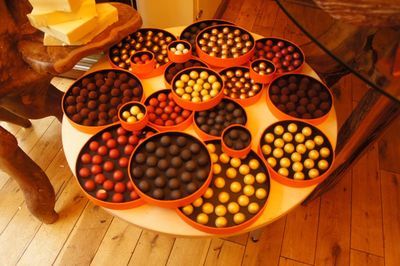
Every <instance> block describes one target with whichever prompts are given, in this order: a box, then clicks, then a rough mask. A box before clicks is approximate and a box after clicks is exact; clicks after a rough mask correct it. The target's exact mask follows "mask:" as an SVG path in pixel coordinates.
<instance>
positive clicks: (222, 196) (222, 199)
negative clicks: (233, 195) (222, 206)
mask: <svg viewBox="0 0 400 266" xmlns="http://www.w3.org/2000/svg"><path fill="white" fill-rule="evenodd" d="M229 198H230V197H229V193H228V192H225V191H222V192H220V193H219V194H218V200H219V201H220V202H221V203H227V202H228V201H229Z"/></svg>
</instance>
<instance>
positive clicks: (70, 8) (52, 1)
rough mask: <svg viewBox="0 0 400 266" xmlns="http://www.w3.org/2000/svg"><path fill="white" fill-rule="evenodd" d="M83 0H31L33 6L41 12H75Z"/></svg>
mask: <svg viewBox="0 0 400 266" xmlns="http://www.w3.org/2000/svg"><path fill="white" fill-rule="evenodd" d="M82 2H83V0H29V3H31V5H32V7H33V8H35V9H37V10H38V11H40V12H47V13H48V12H54V11H64V12H74V11H77V10H78V9H79V7H80V6H81V4H82Z"/></svg>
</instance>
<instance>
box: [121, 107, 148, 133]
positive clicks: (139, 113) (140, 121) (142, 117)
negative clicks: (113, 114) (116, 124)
mask: <svg viewBox="0 0 400 266" xmlns="http://www.w3.org/2000/svg"><path fill="white" fill-rule="evenodd" d="M118 118H119V120H120V122H121V126H122V127H123V128H125V129H126V130H129V131H137V130H141V129H142V128H144V127H145V126H146V125H147V123H148V112H147V109H146V106H145V105H144V104H142V103H140V102H135V101H132V102H127V103H125V104H124V105H122V106H121V108H120V109H119V111H118Z"/></svg>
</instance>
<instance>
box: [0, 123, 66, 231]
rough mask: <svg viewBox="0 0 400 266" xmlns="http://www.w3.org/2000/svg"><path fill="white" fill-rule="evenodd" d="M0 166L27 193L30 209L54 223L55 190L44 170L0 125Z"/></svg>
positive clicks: (41, 219) (25, 194)
mask: <svg viewBox="0 0 400 266" xmlns="http://www.w3.org/2000/svg"><path fill="white" fill-rule="evenodd" d="M0 167H1V169H2V170H4V171H5V172H6V173H8V174H9V175H10V176H11V177H12V178H14V180H15V181H16V182H17V183H18V185H19V186H20V188H21V190H22V191H23V192H24V196H25V200H26V205H27V206H28V209H29V211H30V212H31V213H32V214H33V215H34V216H35V217H36V218H38V219H39V220H40V221H42V222H44V223H48V224H50V223H54V222H55V221H56V220H57V219H58V214H57V213H56V212H55V211H54V205H55V193H54V189H53V187H52V185H51V183H50V181H49V179H48V178H47V176H46V174H45V173H44V172H43V170H42V169H40V167H39V166H38V165H37V164H36V163H35V162H34V161H33V160H32V159H31V158H29V157H28V155H26V153H25V152H24V151H23V150H22V149H21V148H20V147H19V146H18V143H17V139H16V138H15V137H14V136H13V135H12V134H11V133H9V132H8V131H6V130H5V129H4V128H2V127H1V126H0Z"/></svg>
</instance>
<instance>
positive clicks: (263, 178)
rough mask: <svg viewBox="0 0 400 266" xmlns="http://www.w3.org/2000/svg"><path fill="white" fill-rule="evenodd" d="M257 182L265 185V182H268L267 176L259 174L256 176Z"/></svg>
mask: <svg viewBox="0 0 400 266" xmlns="http://www.w3.org/2000/svg"><path fill="white" fill-rule="evenodd" d="M256 181H257V183H259V184H263V183H265V181H267V176H266V175H265V174H264V173H262V172H259V173H257V174H256Z"/></svg>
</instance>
